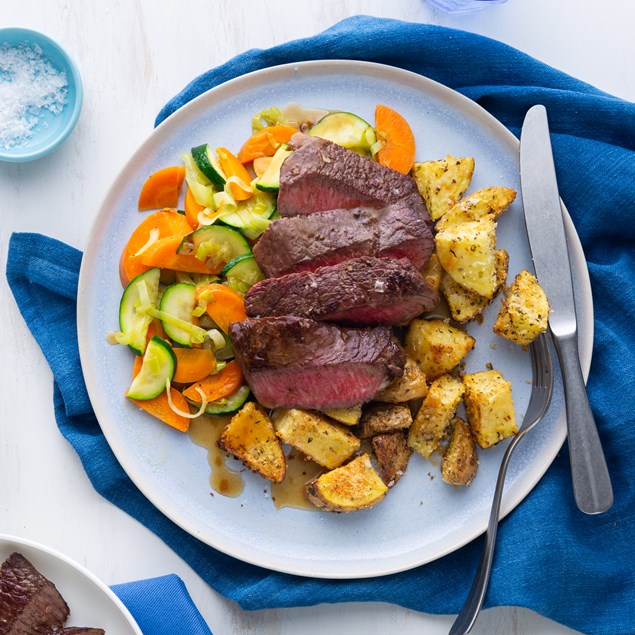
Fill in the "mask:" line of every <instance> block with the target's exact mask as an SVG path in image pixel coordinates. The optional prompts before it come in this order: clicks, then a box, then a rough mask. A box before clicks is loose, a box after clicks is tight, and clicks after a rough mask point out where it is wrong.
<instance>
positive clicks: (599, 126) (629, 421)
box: [7, 17, 635, 635]
mask: <svg viewBox="0 0 635 635" xmlns="http://www.w3.org/2000/svg"><path fill="white" fill-rule="evenodd" d="M323 58H350V59H366V60H371V61H376V62H383V63H385V64H392V65H395V66H400V67H402V68H407V69H409V70H412V71H415V72H418V73H421V74H423V75H426V76H427V77H430V78H432V79H435V80H437V81H439V82H441V83H444V84H446V85H447V86H450V87H452V88H454V89H456V90H459V91H460V92H462V93H463V94H465V95H467V96H468V97H470V98H472V99H474V100H475V101H477V102H478V103H479V104H481V105H482V106H483V107H484V108H486V109H487V110H489V111H490V112H491V113H492V114H494V115H495V116H496V117H497V118H498V119H499V120H500V121H502V122H503V123H504V124H505V125H506V126H507V127H509V128H510V129H511V130H512V131H513V132H516V133H517V132H518V130H519V128H520V125H521V123H522V119H523V117H524V114H525V112H526V111H527V109H528V108H529V107H530V106H532V105H534V104H536V103H542V104H544V105H546V107H547V109H548V111H549V118H550V124H551V128H552V132H553V134H552V143H553V147H554V153H555V160H556V168H557V173H558V179H559V183H560V191H561V195H562V198H563V199H564V201H565V204H566V205H567V207H568V209H569V211H570V213H571V215H572V217H573V220H574V222H575V224H576V227H577V231H578V233H579V235H580V238H581V240H582V243H583V246H584V249H585V252H586V256H587V259H588V264H589V270H590V274H591V282H592V286H593V293H594V298H595V329H596V331H595V334H596V339H595V351H594V356H593V367H592V369H591V376H590V378H589V382H588V390H589V395H590V400H591V404H592V406H593V410H594V412H595V416H596V420H597V423H598V427H599V430H600V436H601V437H602V442H603V444H604V449H605V452H606V457H607V461H608V464H609V466H610V470H611V474H612V479H613V486H614V490H615V504H614V506H613V508H612V509H611V510H610V511H609V512H608V513H606V514H603V515H600V516H585V515H584V514H582V513H581V512H579V511H578V510H577V508H576V506H575V504H574V501H573V495H572V492H571V482H570V476H569V462H568V456H567V452H566V446H565V449H564V450H563V451H562V453H561V455H560V456H559V457H558V458H556V460H555V461H554V463H553V465H552V466H551V467H550V469H549V470H548V471H547V473H546V474H545V476H544V477H543V479H542V480H541V481H540V482H539V483H538V485H537V486H536V487H535V488H534V490H533V491H532V493H531V494H530V495H529V496H528V497H527V498H526V499H525V500H524V501H523V502H522V503H521V504H520V505H519V506H518V507H517V508H516V510H515V511H514V512H513V513H511V514H510V515H509V516H508V517H507V518H506V519H505V520H504V521H503V522H502V524H501V528H500V531H499V537H498V546H497V552H496V557H495V562H494V569H493V574H492V579H491V584H490V588H489V591H488V594H487V598H486V606H499V605H516V606H525V607H529V608H531V609H533V610H535V611H537V612H539V613H541V614H542V615H545V616H547V617H550V618H552V619H554V620H557V621H558V622H561V623H563V624H566V625H568V626H570V627H571V628H574V629H577V630H580V631H583V632H584V633H589V634H598V635H600V634H602V635H633V633H635V565H634V559H633V557H632V545H633V544H634V542H635V462H634V461H633V460H632V456H633V453H635V417H634V414H633V413H634V412H635V399H634V394H635V382H633V379H632V371H633V368H634V367H635V364H634V362H635V356H634V354H633V344H632V343H633V341H635V332H634V328H633V324H634V323H635V310H634V308H633V307H634V306H635V293H634V290H633V284H632V281H633V279H634V277H635V223H633V209H634V203H635V190H634V184H635V105H634V104H631V103H628V102H625V101H622V100H620V99H617V98H615V97H612V96H610V95H607V94H606V93H603V92H601V91H599V90H597V89H595V88H593V87H592V86H589V85H588V84H585V83H583V82H580V81H578V80H576V79H574V78H573V77H570V76H568V75H565V74H563V73H561V72H559V71H557V70H555V69H553V68H550V67H548V66H545V65H544V64H542V63H540V62H538V61H536V60H535V59H532V58H530V57H528V56H527V55H524V54H523V53H521V52H519V51H517V50H515V49H513V48H510V47H508V46H506V45H504V44H501V43H499V42H495V41H493V40H490V39H487V38H483V37H480V36H477V35H472V34H469V33H464V32H461V31H456V30H451V29H445V28H441V27H436V26H430V25H420V24H409V23H403V22H398V21H394V20H382V19H375V18H368V17H356V18H350V19H348V20H344V21H343V22H340V23H339V24H337V25H335V26H334V27H333V28H331V29H329V30H327V31H325V32H324V33H321V34H319V35H317V36H315V37H312V38H307V39H303V40H298V41H294V42H290V43H287V44H283V45H281V46H277V47H275V48H272V49H269V50H265V51H263V50H252V51H247V52H246V53H243V54H241V55H239V56H237V57H236V58H234V59H233V60H230V61H229V62H227V63H226V64H224V65H222V66H220V67H218V68H216V69H213V70H211V71H209V72H207V73H205V74H204V75H202V76H200V77H199V78H197V79H195V80H194V81H193V82H192V83H191V84H189V85H188V86H187V87H186V88H185V89H184V90H183V91H182V92H181V93H180V94H179V95H177V96H176V97H175V98H174V99H173V100H171V101H170V102H169V103H168V104H167V105H166V106H165V108H164V109H163V110H162V111H161V113H160V114H159V116H158V118H157V123H159V122H160V121H162V120H163V119H165V118H166V117H167V116H169V115H170V114H171V113H172V112H174V111H175V110H177V109H178V108H179V107H180V106H182V105H183V104H185V103H187V102H188V101H189V100H190V99H192V98H194V97H196V96H197V95H199V94H201V93H202V92H204V91H206V90H208V89H210V88H212V87H213V86H217V85H218V84H220V83H222V82H224V81H227V80H228V79H231V78H233V77H236V76H238V75H241V74H243V73H246V72H249V71H253V70H256V69H259V68H264V67H266V66H270V65H274V64H281V63H287V62H295V61H300V60H307V59H323ZM80 260H81V253H80V252H78V251H77V250H75V249H73V248H71V247H68V246H67V245H64V244H62V243H59V242H57V241H54V240H52V239H49V238H45V237H42V236H38V235H35V234H17V235H14V236H13V237H12V239H11V243H10V246H9V256H8V265H7V277H8V280H9V284H10V286H11V289H12V290H13V293H14V295H15V298H16V301H17V303H18V306H19V307H20V310H21V311H22V314H23V315H24V318H25V320H26V322H27V324H28V325H29V327H30V329H31V331H32V332H33V334H34V336H35V337H36V339H37V340H38V342H39V343H40V346H41V347H42V350H43V352H44V354H45V356H46V358H47V359H48V361H49V363H50V365H51V368H52V369H53V373H54V375H55V396H54V400H55V413H56V418H57V422H58V425H59V427H60V430H61V431H62V433H63V434H64V435H65V436H66V438H67V439H68V440H69V441H70V443H71V444H72V445H73V446H74V447H75V449H76V450H77V452H78V454H79V456H80V458H81V460H82V462H83V465H84V467H85V469H86V472H87V473H88V475H89V477H90V479H91V481H92V483H93V485H94V487H95V489H96V490H97V491H98V492H100V493H101V494H102V495H103V496H105V497H106V498H108V499H109V500H111V501H112V502H113V503H115V504H116V505H118V506H119V507H121V508H122V509H124V510H125V511H127V512H128V513H130V514H131V515H132V516H134V517H135V518H137V519H139V521H140V522H142V523H143V524H144V525H145V526H147V527H149V528H150V529H152V531H154V532H155V533H156V534H157V535H159V536H160V537H161V538H162V539H163V540H164V541H165V542H166V543H167V544H168V545H169V546H170V547H172V549H174V550H175V551H176V552H177V553H178V554H179V555H180V556H181V557H183V558H184V559H185V560H186V561H187V562H188V563H189V564H190V565H191V566H192V568H193V569H195V570H196V571H197V572H198V573H199V575H201V576H202V577H203V578H204V579H205V580H206V581H207V582H208V583H209V584H210V585H211V586H212V587H213V588H214V589H216V590H217V591H218V592H219V593H222V594H223V595H225V596H226V597H228V598H231V599H234V600H236V601H237V602H239V603H240V605H241V606H242V607H244V608H246V609H261V608H275V607H290V606H302V605H312V604H317V603H321V602H346V601H384V602H391V603H394V604H399V605H401V606H404V607H408V608H411V609H415V610H420V611H425V612H428V613H456V612H458V610H459V609H460V608H461V606H462V603H463V601H464V599H465V597H466V595H467V592H468V589H469V586H470V584H471V581H472V577H473V574H474V571H475V568H476V565H477V562H478V559H479V556H480V551H481V540H480V539H479V540H476V541H474V542H473V543H471V544H469V545H467V546H465V547H464V548H462V549H460V550H458V551H457V552H455V553H452V554H450V555H448V556H446V557H444V558H442V559H440V560H437V561H435V562H433V563H430V564H428V565H425V566H422V567H419V568H417V569H414V570H412V571H407V572H403V573H399V574H395V575H390V576H385V577H382V578H375V579H364V580H316V579H308V578H301V577H297V576H290V575H285V574H279V573H274V572H271V571H266V570H263V569H260V568H258V567H255V566H252V565H249V564H245V563H242V562H238V561H236V560H234V559H232V558H230V557H229V556H226V555H224V554H222V553H219V552H217V551H215V550H214V549H211V548H210V547H207V546H206V545H204V544H202V543H201V542H199V541H198V540H196V539H194V538H192V537H190V536H189V535H187V534H186V533H185V532H183V531H182V530H181V529H180V528H178V527H177V526H176V525H174V524H173V523H172V522H171V521H170V520H168V519H167V518H165V517H164V516H163V515H162V514H161V513H160V512H159V511H158V510H157V509H155V508H154V507H153V506H152V505H151V504H150V503H149V502H148V501H147V500H146V499H145V498H144V497H143V495H142V494H141V493H140V492H139V491H138V490H137V489H136V488H135V486H134V485H133V484H132V482H131V481H130V480H129V479H128V478H127V476H126V475H125V473H124V472H123V470H122V468H121V467H120V466H119V464H118V463H117V461H116V459H115V458H114V456H113V454H112V452H111V450H110V448H109V446H108V444H107V443H106V441H105V439H104V437H103V435H102V434H101V431H100V429H99V426H98V424H97V421H96V420H95V416H94V414H93V412H92V409H91V407H90V402H89V401H88V397H87V395H86V391H85V387H84V385H83V382H82V375H81V370H80V365H79V356H78V351H77V339H76V332H75V327H76V324H75V293H76V288H77V274H78V270H79V264H80Z"/></svg>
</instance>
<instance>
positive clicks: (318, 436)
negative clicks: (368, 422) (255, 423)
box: [272, 409, 360, 469]
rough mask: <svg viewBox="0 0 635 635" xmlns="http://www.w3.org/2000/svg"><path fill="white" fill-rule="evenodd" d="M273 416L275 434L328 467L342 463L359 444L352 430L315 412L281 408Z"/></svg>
mask: <svg viewBox="0 0 635 635" xmlns="http://www.w3.org/2000/svg"><path fill="white" fill-rule="evenodd" d="M272 419H273V424H274V426H275V430H276V434H277V435H278V437H280V439H281V440H282V441H283V442H284V443H288V444H289V445H290V446H291V447H293V448H295V449H296V450H299V451H300V452H302V453H303V454H305V455H306V456H308V457H309V458H310V459H312V460H313V461H315V462H316V463H319V464H320V465H323V466H324V467H327V468H329V469H333V468H335V467H338V466H339V465H341V464H342V463H344V461H346V459H347V458H348V457H349V456H351V455H352V454H354V453H355V452H356V451H357V450H358V449H359V446H360V440H359V439H358V438H357V437H356V436H355V435H354V434H353V433H352V432H349V431H348V430H346V429H345V428H343V427H342V426H338V425H336V424H335V423H332V422H331V421H329V420H328V419H327V418H326V417H325V416H324V415H321V414H320V413H318V412H310V411H308V410H296V409H292V410H283V409H280V410H276V411H275V412H274V413H273V417H272Z"/></svg>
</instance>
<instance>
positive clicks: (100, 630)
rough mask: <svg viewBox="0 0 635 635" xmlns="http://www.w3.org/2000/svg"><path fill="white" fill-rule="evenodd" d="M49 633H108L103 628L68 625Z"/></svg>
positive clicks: (71, 634)
mask: <svg viewBox="0 0 635 635" xmlns="http://www.w3.org/2000/svg"><path fill="white" fill-rule="evenodd" d="M47 635H106V631H105V630H104V629H103V628H92V627H85V626H67V627H66V628H60V629H59V630H56V631H51V632H50V633H48V634H47Z"/></svg>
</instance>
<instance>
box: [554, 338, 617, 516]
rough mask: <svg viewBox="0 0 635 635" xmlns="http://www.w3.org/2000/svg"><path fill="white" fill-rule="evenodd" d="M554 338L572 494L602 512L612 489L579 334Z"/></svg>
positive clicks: (588, 507)
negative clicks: (582, 363)
mask: <svg viewBox="0 0 635 635" xmlns="http://www.w3.org/2000/svg"><path fill="white" fill-rule="evenodd" d="M554 341H555V345H556V350H557V352H558V357H559V359H560V368H561V369H562V379H563V382H564V396H565V403H566V410H567V430H568V440H569V456H570V460H571V479H572V481H573V494H574V496H575V501H576V504H577V505H578V508H579V509H580V511H583V512H584V513H585V514H601V513H602V512H605V511H606V510H607V509H609V508H610V507H611V505H612V504H613V488H612V486H611V478H610V476H609V471H608V468H607V466H606V459H605V458H604V452H603V450H602V444H601V443H600V437H599V435H598V430H597V426H596V425H595V419H594V418H593V413H592V412H591V406H590V405H589V399H588V397H587V392H586V387H585V385H584V377H583V376H582V370H581V368H580V357H579V355H578V337H577V333H573V334H572V335H567V336H566V337H554Z"/></svg>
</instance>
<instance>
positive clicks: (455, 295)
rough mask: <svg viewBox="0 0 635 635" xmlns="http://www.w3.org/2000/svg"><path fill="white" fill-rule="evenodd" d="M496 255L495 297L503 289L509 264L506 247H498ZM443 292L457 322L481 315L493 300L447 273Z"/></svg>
mask: <svg viewBox="0 0 635 635" xmlns="http://www.w3.org/2000/svg"><path fill="white" fill-rule="evenodd" d="M494 256H495V258H496V288H495V289H494V297H495V296H496V294H497V293H498V292H499V291H500V290H501V288H502V286H503V285H504V284H505V281H506V280H507V267H508V265H509V254H508V253H507V252H506V251H505V250H504V249H498V250H497V251H496V252H495V253H494ZM441 293H442V294H443V297H444V298H445V300H446V302H447V303H448V307H449V309H450V314H451V315H452V319H453V320H455V321H456V322H469V321H470V320H473V319H474V318H476V317H477V316H479V315H480V314H481V313H482V311H483V309H484V308H485V307H486V306H487V305H488V304H489V303H490V302H491V300H490V299H489V298H485V297H484V296H482V295H479V294H478V293H475V292H474V291H470V290H469V289H466V288H465V287H462V286H461V285H460V284H459V283H458V282H456V281H455V280H454V278H452V276H449V275H447V274H445V275H444V276H443V279H442V280H441Z"/></svg>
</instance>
